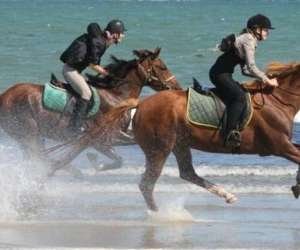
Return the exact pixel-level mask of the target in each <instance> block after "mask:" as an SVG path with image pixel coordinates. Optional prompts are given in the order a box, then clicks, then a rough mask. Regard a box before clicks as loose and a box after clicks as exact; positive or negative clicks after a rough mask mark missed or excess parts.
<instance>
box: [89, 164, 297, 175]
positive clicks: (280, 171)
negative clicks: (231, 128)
mask: <svg viewBox="0 0 300 250" xmlns="http://www.w3.org/2000/svg"><path fill="white" fill-rule="evenodd" d="M195 170H196V172H197V174H199V175H200V176H266V177H267V176H279V177H280V176H290V175H292V176H294V175H295V174H296V171H297V168H296V167H295V165H288V166H226V165H222V166H208V165H200V166H195ZM85 171H86V174H91V175H94V174H95V173H94V171H93V170H92V171H91V170H90V169H88V170H85ZM144 171H145V168H144V166H142V165H141V166H130V167H125V166H124V167H122V168H120V169H115V170H110V171H104V172H98V173H97V175H99V176H101V175H141V174H143V173H144ZM162 175H166V176H171V177H178V176H179V171H178V168H177V167H174V166H172V167H170V166H166V167H164V168H163V173H162Z"/></svg>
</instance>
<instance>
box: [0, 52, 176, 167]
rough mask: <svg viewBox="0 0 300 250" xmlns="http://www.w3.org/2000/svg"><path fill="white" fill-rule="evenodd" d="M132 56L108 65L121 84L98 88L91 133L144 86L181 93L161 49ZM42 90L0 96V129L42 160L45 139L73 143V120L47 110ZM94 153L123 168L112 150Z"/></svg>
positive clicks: (19, 88)
mask: <svg viewBox="0 0 300 250" xmlns="http://www.w3.org/2000/svg"><path fill="white" fill-rule="evenodd" d="M133 53H134V55H136V56H137V57H138V59H133V60H131V61H124V60H118V59H116V58H114V61H115V62H114V63H112V64H110V65H108V67H107V68H108V70H109V71H110V72H111V73H112V75H113V76H114V77H115V79H119V80H120V81H122V83H121V84H118V83H117V84H116V85H115V87H114V88H112V89H103V88H97V92H98V94H99V96H100V100H101V106H100V111H99V112H98V113H97V114H96V115H95V116H94V117H92V118H91V119H89V120H88V121H87V126H88V128H89V129H91V128H93V127H95V126H98V124H99V119H100V117H101V116H102V114H103V113H105V112H107V111H108V110H109V109H110V108H111V107H113V106H116V105H117V104H118V103H120V102H121V101H123V100H125V99H127V98H138V97H139V95H140V93H141V90H142V88H143V87H144V86H149V87H151V88H153V89H154V90H156V91H160V90H165V89H181V88H180V86H179V85H178V83H177V81H176V78H175V77H174V75H173V74H172V73H171V72H170V70H169V69H168V68H167V66H166V65H165V63H164V62H163V61H162V60H161V59H160V58H159V54H160V49H159V48H157V49H156V50H155V51H149V50H139V51H138V50H134V51H133ZM108 77H110V76H108ZM104 80H105V79H104ZM43 90H44V86H42V85H36V84H31V83H18V84H15V85H14V86H12V87H10V88H9V89H7V90H6V91H5V92H4V93H2V94H1V95H0V113H1V116H0V126H1V127H2V128H3V130H4V131H5V132H7V134H8V135H10V136H11V137H12V138H14V139H15V140H17V141H18V142H19V143H20V145H21V148H22V149H23V151H24V153H25V155H26V156H29V155H35V156H38V157H40V158H42V156H43V154H41V152H43V151H44V143H43V140H42V138H52V139H54V140H60V141H62V140H67V139H70V133H69V131H68V129H66V128H67V127H68V124H69V119H70V116H69V115H62V114H60V113H57V112H53V111H50V110H47V109H45V108H44V106H43V104H42V94H43ZM75 136H76V135H74V137H75ZM71 137H72V136H71ZM95 149H96V150H98V151H99V152H101V153H103V154H104V155H106V156H107V157H109V158H111V159H112V160H114V162H113V163H112V164H108V165H110V166H114V167H118V166H121V164H122V158H121V157H120V156H118V155H117V154H116V153H115V152H114V150H113V148H112V147H110V146H106V147H96V148H95Z"/></svg>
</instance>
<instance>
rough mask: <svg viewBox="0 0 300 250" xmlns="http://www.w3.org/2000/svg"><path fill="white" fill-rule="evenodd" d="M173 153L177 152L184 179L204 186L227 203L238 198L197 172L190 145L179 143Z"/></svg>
mask: <svg viewBox="0 0 300 250" xmlns="http://www.w3.org/2000/svg"><path fill="white" fill-rule="evenodd" d="M173 153H174V154H175V157H176V160H177V162H178V166H179V173H180V177H181V178H182V179H184V180H186V181H189V182H191V183H193V184H196V185H198V186H200V187H203V188H205V189H207V190H208V191H210V192H211V193H213V194H216V195H218V196H219V197H222V198H225V200H226V202H227V203H233V202H235V201H236V200H237V198H236V197H235V196H234V195H233V194H231V193H228V192H227V191H225V189H224V188H222V187H220V186H216V185H215V184H213V183H211V182H209V181H207V180H205V179H204V178H202V177H200V176H198V175H197V174H196V172H195V170H194V167H193V165H192V154H191V149H190V148H189V146H187V145H184V144H182V143H177V144H176V146H175V147H174V149H173Z"/></svg>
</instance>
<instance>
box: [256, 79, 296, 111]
mask: <svg viewBox="0 0 300 250" xmlns="http://www.w3.org/2000/svg"><path fill="white" fill-rule="evenodd" d="M272 77H274V76H272ZM276 77H278V76H276ZM276 89H278V90H280V91H282V92H283V93H286V94H288V95H292V96H296V97H300V94H297V93H294V92H292V91H290V90H288V89H284V88H282V87H280V86H278V87H276ZM260 94H261V98H262V102H263V103H262V104H259V103H256V102H255V104H256V105H259V106H260V109H261V108H263V107H264V105H265V98H264V94H263V87H262V83H260ZM271 96H272V97H273V98H274V99H275V100H276V101H277V102H279V103H281V104H282V105H285V106H291V107H292V108H293V109H295V111H297V108H296V107H295V106H294V105H292V104H289V103H286V102H285V101H283V100H282V99H281V98H280V97H278V96H277V95H275V94H274V92H272V93H271ZM253 100H254V99H253Z"/></svg>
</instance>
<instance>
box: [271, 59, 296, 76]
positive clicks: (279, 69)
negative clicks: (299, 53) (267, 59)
mask: <svg viewBox="0 0 300 250" xmlns="http://www.w3.org/2000/svg"><path fill="white" fill-rule="evenodd" d="M298 71H300V63H299V62H290V63H286V64H285V63H281V62H271V63H270V64H269V65H268V66H267V70H266V74H267V75H268V76H270V77H280V76H286V75H289V74H292V73H295V72H298Z"/></svg>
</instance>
